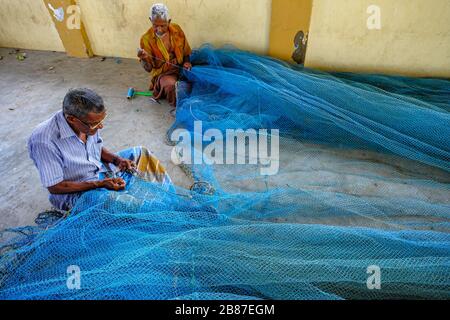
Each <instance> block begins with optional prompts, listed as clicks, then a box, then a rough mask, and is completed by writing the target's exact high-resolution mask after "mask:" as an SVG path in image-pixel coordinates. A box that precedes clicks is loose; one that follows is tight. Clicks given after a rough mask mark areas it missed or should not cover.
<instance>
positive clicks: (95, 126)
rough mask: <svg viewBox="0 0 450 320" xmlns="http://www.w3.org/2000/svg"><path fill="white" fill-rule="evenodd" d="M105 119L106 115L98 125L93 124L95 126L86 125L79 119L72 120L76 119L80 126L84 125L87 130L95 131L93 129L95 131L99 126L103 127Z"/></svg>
mask: <svg viewBox="0 0 450 320" xmlns="http://www.w3.org/2000/svg"><path fill="white" fill-rule="evenodd" d="M106 117H107V115H106V116H105V117H104V118H103V120H102V121H100V122H99V123H97V124H95V125H92V124H89V123H86V122H84V121H83V120H80V119H78V118H75V117H74V118H75V119H77V120H78V121H80V122H81V123H82V124H84V125H85V126H86V127H87V128H89V129H90V130H95V129H97V128H98V127H100V126H101V125H103V122H105V119H106Z"/></svg>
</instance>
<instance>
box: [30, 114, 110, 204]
mask: <svg viewBox="0 0 450 320" xmlns="http://www.w3.org/2000/svg"><path fill="white" fill-rule="evenodd" d="M102 148H103V140H102V138H101V137H100V135H99V132H98V131H97V133H96V134H95V135H94V136H88V139H87V142H86V143H84V142H83V141H82V140H81V139H80V138H79V137H78V136H77V135H76V134H75V132H74V131H73V129H72V128H71V127H70V126H69V124H68V123H67V121H66V119H65V117H64V114H63V112H62V111H60V112H58V113H56V114H55V115H54V116H53V117H52V118H50V119H49V120H47V121H45V122H43V123H41V124H40V125H39V126H38V127H37V128H36V129H34V131H33V133H32V134H31V137H30V139H29V140H28V152H29V154H30V158H31V159H32V160H33V162H34V164H35V165H36V167H37V169H38V171H39V175H40V178H41V182H42V185H43V186H44V187H45V188H48V187H52V186H55V185H57V184H58V183H60V182H62V181H75V182H84V181H93V180H98V179H99V174H100V173H101V172H104V171H105V167H104V166H103V164H102V162H101V154H102ZM80 196H81V193H74V194H50V196H49V200H50V202H51V203H52V204H53V205H54V206H55V207H56V208H58V209H61V210H70V209H71V208H72V207H73V205H74V203H75V201H76V200H77V199H78V198H79V197H80Z"/></svg>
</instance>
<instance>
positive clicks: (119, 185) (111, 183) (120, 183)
mask: <svg viewBox="0 0 450 320" xmlns="http://www.w3.org/2000/svg"><path fill="white" fill-rule="evenodd" d="M125 185H126V183H125V181H124V180H123V179H122V178H112V179H111V178H107V179H105V180H102V182H101V186H102V187H103V188H106V189H108V190H112V191H120V190H123V189H125Z"/></svg>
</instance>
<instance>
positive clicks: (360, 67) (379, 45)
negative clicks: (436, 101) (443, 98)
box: [306, 0, 450, 77]
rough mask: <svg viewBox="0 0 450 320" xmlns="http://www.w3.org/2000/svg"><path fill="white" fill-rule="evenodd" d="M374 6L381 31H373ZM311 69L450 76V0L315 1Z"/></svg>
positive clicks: (310, 58) (311, 32)
mask: <svg viewBox="0 0 450 320" xmlns="http://www.w3.org/2000/svg"><path fill="white" fill-rule="evenodd" d="M371 4H376V5H378V6H379V7H380V8H381V19H382V20H381V21H382V25H381V30H368V28H367V23H366V21H367V18H368V17H369V14H367V12H366V11H367V8H368V6H369V5H371ZM306 65H307V66H309V67H317V68H321V69H325V70H346V71H364V72H385V73H400V74H406V75H412V76H443V77H450V1H449V0H314V3H313V12H312V21H311V27H310V38H309V44H308V50H307V54H306Z"/></svg>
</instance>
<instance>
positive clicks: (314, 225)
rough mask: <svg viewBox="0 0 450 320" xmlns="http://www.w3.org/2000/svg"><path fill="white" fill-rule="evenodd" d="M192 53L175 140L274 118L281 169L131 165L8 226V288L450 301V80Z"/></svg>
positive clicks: (1, 286)
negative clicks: (181, 172) (171, 183)
mask: <svg viewBox="0 0 450 320" xmlns="http://www.w3.org/2000/svg"><path fill="white" fill-rule="evenodd" d="M193 62H194V64H195V65H196V66H195V67H194V69H193V70H192V72H188V73H186V77H188V79H189V80H190V82H191V83H192V88H191V90H179V92H178V105H177V114H176V121H175V123H174V125H173V126H172V128H170V130H169V135H170V133H172V132H174V130H175V129H179V128H183V129H186V130H188V131H189V132H191V133H192V134H193V135H195V134H196V133H195V132H194V121H202V126H203V130H208V129H217V130H218V131H220V132H223V133H224V132H225V131H226V130H227V129H255V130H258V129H267V130H270V129H279V130H280V138H279V140H280V150H279V156H280V159H279V172H278V173H277V174H276V175H262V174H261V167H262V165H261V164H258V163H256V164H241V165H237V164H236V165H222V164H214V165H206V164H194V165H186V164H185V166H186V167H187V168H188V170H189V172H191V173H192V177H193V178H194V180H195V181H196V182H197V184H196V185H195V186H196V188H193V190H185V189H183V188H178V187H174V188H171V189H169V190H167V188H162V187H161V186H160V185H158V184H156V183H151V182H148V181H144V180H142V179H139V178H137V177H134V176H131V175H127V174H125V178H126V180H127V182H128V186H127V189H126V190H125V191H123V192H109V191H106V190H94V191H90V192H87V193H85V194H84V195H83V196H82V198H81V199H80V200H79V201H78V202H77V204H76V207H75V208H74V209H73V211H72V212H71V214H70V216H69V217H68V218H66V219H62V220H59V221H58V222H57V223H56V224H55V225H52V226H50V227H48V228H46V229H45V230H43V229H42V228H32V227H27V228H21V229H14V230H9V231H6V232H4V233H3V246H2V252H1V260H0V298H3V299H388V298H396V299H398V298H419V299H422V298H428V299H431V298H435V299H436V298H437V299H449V298H450V235H449V231H450V224H449V223H450V220H449V218H450V214H449V213H450V199H449V198H450V197H449V195H450V190H449V184H448V183H449V181H450V173H449V171H450V162H449V159H450V141H449V137H450V126H449V123H450V121H449V120H450V115H449V107H450V104H449V101H450V100H449V99H450V82H449V81H447V80H441V79H412V78H404V77H393V76H383V75H358V74H347V73H346V74H343V73H335V74H328V73H322V72H318V71H315V70H308V69H304V68H300V67H297V66H292V65H289V64H287V63H284V62H281V61H278V60H275V59H272V58H268V57H262V56H257V55H254V54H251V53H248V52H242V51H239V50H236V49H233V48H221V49H215V48H213V47H211V46H203V47H202V48H200V49H199V50H197V51H195V53H194V55H193ZM268 132H269V133H268V134H269V135H270V131H268ZM203 147H204V146H202V148H203ZM200 151H203V150H200ZM227 151H228V152H230V151H229V150H227ZM246 160H247V162H251V161H250V160H251V159H249V157H247V158H246ZM71 265H75V266H78V267H79V268H80V270H81V278H80V284H81V286H80V289H77V290H71V289H69V287H68V286H67V281H68V274H67V268H68V267H69V266H71ZM370 266H377V267H379V270H381V275H380V280H381V288H380V289H375V290H372V289H370V286H368V279H369V278H370V276H371V274H370V272H369V273H368V270H369V269H370Z"/></svg>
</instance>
